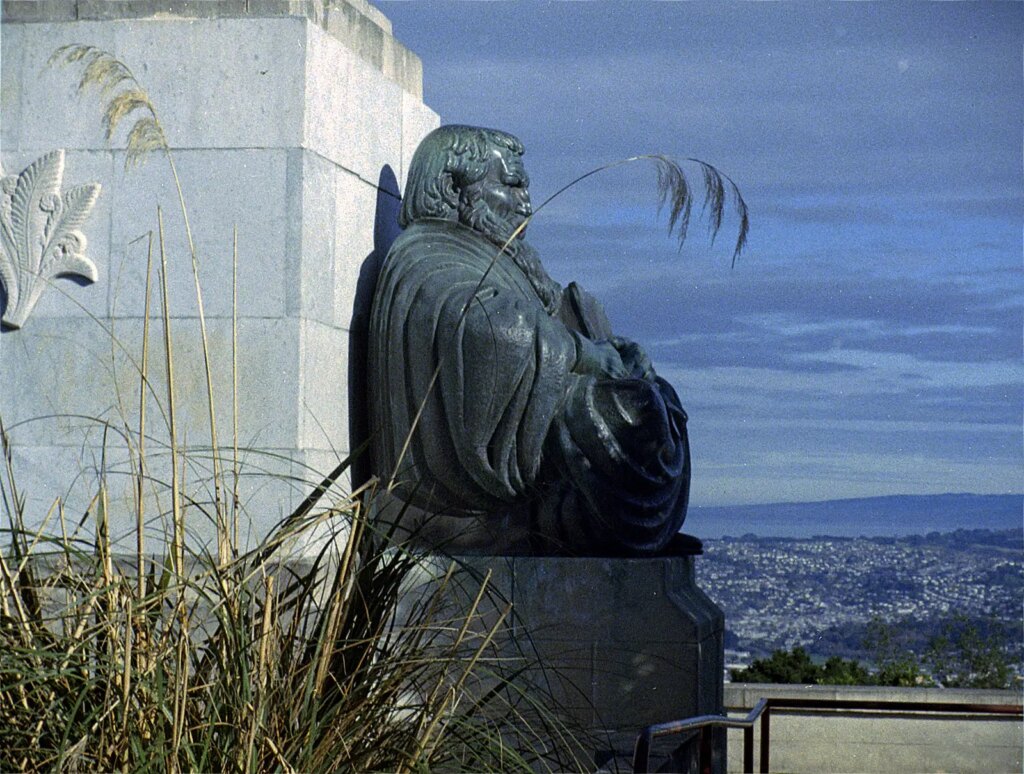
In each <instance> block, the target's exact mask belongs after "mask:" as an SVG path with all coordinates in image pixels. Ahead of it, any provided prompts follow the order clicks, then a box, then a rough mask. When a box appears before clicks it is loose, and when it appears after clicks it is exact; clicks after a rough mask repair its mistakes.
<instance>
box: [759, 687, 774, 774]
mask: <svg viewBox="0 0 1024 774" xmlns="http://www.w3.org/2000/svg"><path fill="white" fill-rule="evenodd" d="M771 716H772V705H771V704H768V705H767V706H766V707H765V708H764V714H763V715H761V774H768V760H769V756H770V755H771Z"/></svg>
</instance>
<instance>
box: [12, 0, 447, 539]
mask: <svg viewBox="0 0 1024 774" xmlns="http://www.w3.org/2000/svg"><path fill="white" fill-rule="evenodd" d="M72 43H75V44H89V45H93V46H97V47H99V48H102V49H105V50H107V51H109V52H111V53H112V54H114V55H115V56H116V57H118V58H119V59H120V60H122V61H123V62H124V63H125V64H127V65H128V66H129V67H130V68H131V69H132V71H133V72H134V74H135V75H136V77H137V78H138V80H139V82H140V83H141V85H142V86H143V87H144V88H145V89H146V90H147V91H148V93H149V96H150V98H151V100H152V103H153V104H154V105H155V107H156V110H157V111H158V115H159V118H160V120H161V122H162V123H163V125H164V127H165V131H166V135H167V138H168V142H169V144H170V146H171V148H172V153H173V158H174V161H175V164H176V165H177V170H178V173H179V175H180V179H181V186H182V189H183V192H184V197H185V200H186V204H187V208H188V213H189V218H190V221H191V226H192V231H193V234H194V237H195V243H196V247H197V251H198V255H199V261H200V278H201V282H202V287H203V301H204V307H205V313H206V317H207V326H208V332H209V341H210V347H211V351H212V353H213V362H214V364H215V369H214V370H215V375H214V382H215V386H216V404H215V405H216V409H217V416H218V420H217V421H218V425H219V427H218V430H219V433H220V442H221V444H222V445H226V446H230V444H231V416H232V400H231V341H232V325H231V314H232V293H231V287H232V228H233V226H237V229H238V315H239V323H238V372H239V379H238V384H239V444H240V445H241V446H242V447H243V449H245V450H246V451H243V454H242V457H243V461H244V463H245V468H244V473H245V475H243V478H242V499H243V503H244V505H245V506H246V510H247V516H248V519H247V521H246V523H245V524H244V525H243V532H245V533H251V534H252V536H253V537H257V538H258V537H260V536H262V535H263V534H264V533H265V532H266V531H267V529H268V528H269V527H270V525H272V524H274V523H276V522H277V521H278V520H279V519H280V518H281V517H282V516H284V515H286V514H287V513H289V512H290V511H291V510H292V508H293V507H294V506H295V505H296V504H297V503H298V502H300V501H301V499H302V497H304V495H305V494H306V492H307V491H308V488H309V485H310V482H313V481H319V480H320V477H321V476H322V474H324V473H326V472H327V471H329V470H331V469H332V468H333V467H334V465H335V464H336V463H337V460H338V459H339V458H340V457H342V456H344V455H346V454H347V453H348V451H349V448H350V436H351V433H352V430H353V428H352V424H351V423H350V421H349V417H350V404H356V408H358V403H359V395H358V390H359V386H360V383H359V377H360V373H359V370H358V368H357V366H358V362H357V361H358V358H359V357H361V352H360V351H359V339H358V332H359V321H360V315H361V314H363V313H365V308H364V307H365V304H366V303H368V293H369V291H370V290H372V283H371V282H370V280H371V279H372V276H373V266H374V261H375V260H379V257H380V252H381V250H382V249H385V250H386V247H387V245H388V244H389V240H390V239H392V238H393V237H394V235H395V234H396V233H397V223H396V222H395V215H396V213H397V208H398V202H399V193H400V192H399V183H398V181H401V180H404V177H405V169H406V166H407V164H408V162H409V160H410V158H411V155H412V153H413V151H414V150H415V148H416V145H417V144H418V143H419V140H420V139H421V138H422V137H423V135H424V134H426V133H427V132H428V131H429V130H431V129H432V128H434V127H435V126H437V124H438V117H437V115H436V114H435V113H433V112H432V111H431V110H430V109H429V108H427V107H426V106H425V105H424V104H423V103H422V100H421V94H422V88H421V66H420V62H419V59H418V58H417V57H416V56H415V55H414V54H412V53H411V52H409V51H408V50H407V49H405V48H404V47H402V46H401V44H400V43H398V42H397V41H395V40H394V38H392V37H391V34H390V23H389V22H388V21H387V19H386V18H384V17H383V15H382V14H380V12H379V11H377V10H376V9H375V8H373V7H372V6H369V5H368V4H367V3H365V2H363V0H344V1H342V0H332V2H330V3H323V2H270V1H267V2H261V1H257V0H248V1H247V2H234V0H219V1H218V2H209V1H204V2H166V1H165V2H151V1H148V0H124V1H123V2H87V1H86V0H67V2H60V1H57V0H49V1H47V2H42V1H39V2H36V1H35V0H13V1H11V0H5V2H4V3H3V24H2V25H0V77H2V91H0V161H2V164H3V170H4V174H5V175H14V174H17V173H18V172H19V171H21V170H22V169H23V168H25V167H26V165H28V164H30V163H31V162H32V161H34V160H35V159H37V158H39V157H40V156H42V155H43V154H45V153H47V152H50V151H53V150H56V149H64V150H65V152H66V154H65V156H66V163H65V171H64V182H63V187H64V189H68V188H71V187H74V186H77V185H81V184H84V183H90V182H98V183H100V184H101V185H102V192H101V194H100V197H99V199H98V201H97V203H96V205H95V207H94V209H93V211H92V213H91V215H90V216H89V217H88V218H87V220H86V221H85V223H84V224H83V225H82V226H81V231H82V232H83V234H84V235H85V236H86V238H87V239H88V246H87V249H86V251H85V253H86V255H87V256H88V257H90V258H91V259H92V260H93V261H94V262H95V263H96V265H97V267H98V272H99V280H98V281H97V282H95V283H94V284H91V285H87V286H79V285H77V284H75V283H73V282H70V281H68V280H57V281H55V282H54V283H53V285H52V287H49V288H48V289H47V290H46V291H45V292H44V294H43V296H42V298H41V300H40V301H39V303H38V304H37V306H36V307H35V309H34V311H33V312H32V314H31V316H30V317H29V318H28V320H27V321H26V323H25V325H24V326H23V327H22V328H21V329H20V330H4V331H2V332H0V417H2V419H3V421H4V423H5V425H6V426H7V428H8V430H9V434H10V436H11V438H12V440H13V442H14V444H15V450H14V462H15V466H16V470H17V473H18V480H19V483H20V486H21V489H22V491H23V492H24V493H25V494H26V496H27V499H28V505H29V512H30V520H35V521H36V522H38V521H39V520H41V519H42V517H43V514H45V512H46V510H47V508H48V507H49V506H50V504H51V503H52V502H53V500H54V498H55V497H57V496H63V497H66V498H69V499H67V503H68V508H69V512H70V513H74V514H75V515H76V516H78V515H80V513H81V511H83V510H84V508H85V504H86V503H87V499H88V497H90V496H91V494H93V493H94V492H95V482H94V479H95V475H94V472H95V469H96V468H98V467H99V465H100V457H101V454H102V452H101V441H102V438H103V427H102V426H101V425H100V424H99V423H97V422H96V420H97V419H101V420H104V421H106V422H109V423H110V424H111V425H112V426H113V427H115V428H121V427H124V426H127V427H129V428H134V427H136V426H137V421H138V407H137V404H138V397H137V396H138V389H139V388H138V382H139V380H138V374H137V364H138V362H139V358H140V353H141V338H142V336H141V333H142V323H143V310H144V303H145V299H144V296H145V294H144V288H145V276H146V260H147V241H148V240H147V238H146V237H145V235H146V234H148V233H150V232H153V231H155V229H156V227H157V207H161V208H162V210H163V217H164V224H165V231H166V249H167V256H168V262H169V267H168V284H169V291H170V296H171V300H170V308H171V316H172V317H173V321H172V326H171V327H172V331H173V342H174V346H175V353H174V354H175V358H176V359H175V369H176V382H177V384H178V392H177V394H178V407H177V408H178V417H177V421H178V436H179V439H182V438H183V439H185V440H186V441H187V442H188V444H189V446H193V447H202V446H207V447H208V446H209V444H210V440H209V429H208V425H209V423H208V420H207V408H206V397H205V394H206V389H205V377H204V376H203V368H202V362H201V358H200V347H199V341H200V338H199V326H198V321H197V310H198V306H197V301H196V295H195V290H194V283H193V277H192V265H191V259H190V256H189V250H188V247H187V241H186V238H185V230H184V223H183V219H182V215H181V211H180V208H179V206H178V197H177V193H176V190H175V186H174V180H173V177H172V175H171V174H170V170H169V166H168V164H167V162H166V160H165V159H164V158H162V156H161V155H160V154H152V155H151V157H150V158H149V160H148V161H147V162H146V163H145V164H144V165H143V166H141V167H137V168H133V169H129V170H126V169H125V167H124V161H125V150H124V149H125V147H126V134H127V131H128V129H129V128H130V127H131V125H132V123H133V121H134V119H135V118H136V117H137V115H141V114H137V115H133V116H129V118H128V119H126V120H125V125H124V127H122V128H121V129H120V130H119V131H118V132H117V134H115V136H114V138H113V139H112V140H111V141H110V142H109V143H108V142H107V141H106V139H105V138H104V136H103V126H102V121H101V118H102V113H103V103H102V100H101V98H100V97H99V96H98V95H96V94H95V93H91V94H86V95H85V96H81V95H79V94H78V93H77V91H76V86H77V82H78V78H79V76H80V74H81V69H80V68H73V67H67V68H62V67H49V66H47V59H48V58H49V57H50V55H51V54H52V53H53V52H54V51H55V50H56V49H57V48H58V47H60V46H63V45H66V44H72ZM140 238H141V239H140ZM153 301H154V306H153V311H152V312H151V314H153V315H154V325H155V327H154V330H153V333H154V335H156V334H158V333H159V327H158V326H157V325H156V318H157V316H158V314H159V305H158V296H157V295H156V294H154V299H153ZM111 330H112V331H113V334H114V337H115V338H116V339H117V341H118V343H117V344H112V337H111V335H110V332H111ZM350 360H352V361H353V362H350ZM149 368H150V375H151V379H152V380H153V383H154V391H155V393H156V396H159V399H158V398H157V397H156V396H151V397H150V400H149V408H148V414H149V429H150V432H152V433H153V435H154V438H153V440H152V441H151V443H150V444H149V446H150V450H151V453H152V462H153V464H154V466H157V465H159V464H162V465H163V466H164V469H163V470H160V471H157V470H154V471H153V475H154V476H157V477H160V478H162V479H163V480H167V478H168V471H167V470H166V459H167V456H168V455H167V453H166V450H164V451H161V450H160V444H161V443H165V442H166V438H167V433H166V430H165V429H164V426H165V424H166V423H165V417H164V416H162V414H161V411H163V412H166V408H167V407H166V397H165V396H164V394H163V393H164V391H165V389H164V387H163V386H162V378H163V371H164V369H163V365H162V356H157V354H152V357H151V359H150V365H149ZM158 403H159V404H161V405H162V406H163V409H161V408H160V406H158ZM57 415H59V416H57ZM44 416H48V417H50V418H49V419H46V420H44V421H30V420H33V418H36V417H44ZM107 440H108V449H107V451H106V467H107V468H108V469H113V470H114V471H120V472H124V471H125V470H126V468H127V462H128V458H127V450H126V448H125V445H124V444H123V443H119V442H117V437H116V434H111V433H108V438H107ZM203 457H206V458H207V459H202V458H203ZM208 458H209V452H208V451H207V452H206V453H205V454H202V453H201V454H199V455H197V457H196V458H195V460H194V462H193V463H192V464H191V465H190V466H189V467H188V469H187V471H186V477H187V479H188V480H189V481H190V482H191V484H190V491H194V492H195V497H197V498H198V499H200V500H202V499H204V498H207V499H208V497H209V493H208V490H209V487H208V485H204V484H203V480H204V479H208V478H209V468H210V463H209V459H208ZM118 480H120V481H121V483H122V486H121V487H120V490H119V489H118ZM124 483H125V479H124V477H121V478H120V479H118V478H117V477H116V476H111V477H110V486H111V489H112V494H113V495H114V498H115V501H118V500H120V501H121V502H123V504H124V505H125V507H126V509H130V495H129V492H128V490H127V489H126V487H124V486H123V484H124ZM73 484H74V485H75V486H72V485H73ZM69 488H70V491H69ZM167 504H168V499H167V497H166V496H164V497H163V498H162V499H161V500H160V501H159V502H155V503H154V506H153V508H152V509H150V510H149V512H150V513H157V512H159V511H160V510H163V511H166V509H167ZM117 512H118V511H117V509H116V508H115V513H117ZM125 512H127V510H125ZM203 522H204V520H203V519H202V517H201V516H199V517H198V518H197V519H196V520H195V521H194V522H193V525H194V528H195V529H196V531H197V533H198V537H199V538H200V539H205V538H206V537H208V536H209V534H210V530H209V528H208V525H207V524H204V523H203ZM129 529H130V523H126V522H122V523H115V525H114V533H115V534H117V533H125V532H127V531H128V530H129Z"/></svg>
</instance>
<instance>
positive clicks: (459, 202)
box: [399, 124, 532, 244]
mask: <svg viewBox="0 0 1024 774" xmlns="http://www.w3.org/2000/svg"><path fill="white" fill-rule="evenodd" d="M522 155H523V144H522V143H521V142H520V141H519V140H518V139H516V138H515V137H513V136H512V135H510V134H506V133H505V132H499V131H497V130H495V129H483V128H479V127H473V126H460V125H457V124H453V125H449V126H442V127H440V128H438V129H435V130H434V131H433V132H431V133H430V134H428V135H427V136H426V137H425V138H424V140H423V141H422V142H421V143H420V145H419V147H418V148H417V149H416V153H415V154H414V155H413V158H412V164H411V165H410V168H409V177H408V180H407V181H406V190H405V198H404V200H403V202H402V212H401V214H400V216H399V223H400V224H401V225H402V227H403V228H404V227H406V226H408V225H409V224H410V223H413V222H414V221H416V220H419V219H421V218H441V219H445V220H453V219H458V220H459V221H460V222H461V223H462V224H463V225H465V226H468V227H469V228H472V229H474V230H476V231H479V232H480V233H482V234H483V235H484V236H486V237H487V238H488V239H490V240H491V241H494V242H496V243H498V244H502V243H504V242H505V241H506V240H507V239H508V237H509V236H511V235H512V233H513V232H514V231H515V229H516V228H517V227H518V226H519V225H520V224H521V223H522V222H523V220H524V219H525V218H526V217H528V216H529V215H530V213H531V212H532V210H531V208H530V194H529V190H528V186H529V178H528V177H527V176H526V171H525V170H524V168H523V162H522Z"/></svg>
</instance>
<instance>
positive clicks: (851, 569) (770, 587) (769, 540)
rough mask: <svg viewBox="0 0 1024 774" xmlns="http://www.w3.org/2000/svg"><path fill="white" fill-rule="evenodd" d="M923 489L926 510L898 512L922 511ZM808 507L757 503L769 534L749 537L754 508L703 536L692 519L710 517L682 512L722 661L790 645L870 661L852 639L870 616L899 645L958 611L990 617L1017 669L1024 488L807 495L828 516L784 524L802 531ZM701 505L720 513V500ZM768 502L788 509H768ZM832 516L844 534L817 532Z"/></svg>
mask: <svg viewBox="0 0 1024 774" xmlns="http://www.w3.org/2000/svg"><path fill="white" fill-rule="evenodd" d="M975 498H976V499H975ZM928 499H931V500H932V501H933V502H932V505H933V506H934V509H933V510H931V511H928V512H927V515H926V518H923V519H922V518H918V519H917V520H916V522H915V520H914V519H912V518H908V517H907V514H908V513H911V514H914V513H916V514H918V515H920V513H921V512H922V511H925V509H926V506H927V503H926V502H925V501H926V500H928ZM956 499H960V500H961V503H962V504H963V505H964V506H965V508H964V509H963V511H961V513H960V518H959V519H958V518H957V517H956V513H955V512H954V511H953V510H952V509H951V508H950V506H951V505H952V504H953V503H954V502H955V500H956ZM872 501H873V502H872ZM985 501H987V502H985ZM814 505H816V504H813V503H801V504H787V505H786V506H782V507H781V508H780V507H779V506H775V507H774V513H773V506H761V508H762V510H761V512H760V517H761V519H762V522H763V523H765V524H767V525H768V526H769V529H767V530H765V531H768V532H770V533H774V536H772V535H769V536H764V535H759V534H758V533H757V532H755V531H754V529H756V525H752V524H750V523H749V522H748V521H747V520H746V517H747V515H748V513H753V512H756V510H757V509H756V507H755V506H743V508H742V511H744V513H742V518H739V519H737V520H736V523H735V525H734V526H736V527H739V528H738V529H736V530H735V536H725V537H715V538H711V539H708V538H706V537H705V534H706V533H705V532H704V531H703V530H701V529H698V525H700V524H702V523H703V522H704V521H713V520H712V519H705V520H702V519H701V515H702V514H701V510H702V509H695V512H696V518H693V517H692V516H691V517H688V519H687V523H686V531H688V532H693V533H696V534H698V535H700V536H701V537H702V538H703V539H704V550H705V555H704V556H703V557H701V558H700V559H699V560H698V562H697V577H698V582H699V584H700V586H701V588H702V589H703V590H704V591H705V592H706V593H707V594H708V595H709V596H710V597H711V598H712V599H713V600H714V601H715V602H716V603H717V604H718V605H719V606H720V607H721V608H722V609H723V610H724V612H725V619H726V649H727V652H726V660H727V662H729V665H730V666H734V667H735V666H746V665H748V664H749V663H750V661H751V660H753V659H754V658H758V657H761V656H764V655H767V654H769V653H771V652H772V651H774V650H777V649H790V648H792V647H794V646H797V645H799V646H802V647H804V648H805V649H806V650H807V651H808V652H809V653H810V654H811V655H812V656H813V657H817V658H821V659H823V658H826V657H828V656H833V655H839V656H843V657H848V658H850V657H852V658H860V659H865V658H867V659H870V655H871V654H870V652H869V650H867V649H866V648H865V644H864V640H865V635H866V630H867V624H868V623H869V622H870V621H871V620H872V619H873V618H878V619H879V620H881V621H883V622H884V623H886V624H887V625H890V626H891V627H892V628H893V631H895V632H901V633H902V634H903V635H904V636H903V639H904V640H905V641H906V644H907V647H908V648H909V649H910V650H912V651H913V650H918V649H923V647H924V643H925V642H926V641H927V635H929V634H932V633H938V632H939V631H940V630H941V626H942V624H943V623H944V622H946V621H949V620H950V619H952V618H954V617H956V616H965V617H966V618H967V619H970V620H972V621H979V622H985V621H995V622H998V623H999V624H1001V625H1002V626H1003V627H1004V628H1005V629H1006V630H1007V631H1008V632H1009V635H1010V650H1011V652H1010V654H1009V655H1010V657H1011V659H1012V660H1013V661H1014V663H1016V664H1017V669H1018V674H1020V673H1021V671H1022V670H1024V664H1022V663H1021V661H1022V659H1024V653H1022V650H1024V642H1022V640H1024V633H1022V626H1024V624H1022V610H1024V528H1022V523H1021V513H1022V511H1021V508H1022V505H1024V498H1022V497H1021V496H1019V495H1013V496H998V497H995V498H993V497H985V498H982V497H979V496H972V495H959V496H948V495H943V496H938V497H935V498H872V500H857V501H831V502H829V503H823V504H818V505H819V506H821V507H822V508H821V513H819V515H822V514H825V515H827V516H828V517H829V518H827V519H824V521H826V522H827V523H825V524H822V529H820V530H817V531H807V532H806V533H805V534H804V535H802V536H801V535H794V534H792V533H793V532H798V531H800V530H805V529H806V526H807V525H806V519H807V517H809V516H810V515H811V512H812V510H813V506H814ZM871 505H874V506H875V508H874V509H873V510H872V509H871V507H870V506H871ZM897 505H898V506H902V507H901V508H899V509H898V510H897V511H896V512H894V508H893V506H897ZM979 505H982V506H983V505H988V506H990V510H989V511H987V512H985V515H984V517H979V516H978V515H977V513H976V509H977V507H978V506H979ZM887 506H888V507H887ZM703 510H705V511H710V510H713V511H717V512H718V513H716V514H715V516H721V515H724V514H722V513H721V512H723V511H726V510H727V509H703ZM780 510H781V511H782V512H783V513H787V512H788V513H789V514H790V515H794V514H795V515H796V516H797V517H798V518H796V519H792V518H791V519H786V518H785V517H784V516H782V517H780V516H779V512H780ZM864 513H868V514H869V517H868V518H863V514H864ZM855 516H857V517H861V518H853V517H855ZM837 517H838V518H837ZM965 517H966V518H965ZM691 518H692V519H693V521H692V523H691ZM794 522H795V523H794ZM836 525H838V526H841V527H842V530H841V531H842V532H843V533H845V535H846V536H844V535H838V536H828V535H827V534H825V533H826V531H827V529H828V528H829V527H835V526H836ZM710 526H714V527H715V529H716V530H719V529H721V525H719V524H713V525H710ZM880 526H881V527H882V529H879V527H880ZM928 527H940V529H929V528H928ZM941 527H945V529H941ZM837 531H838V530H837ZM872 532H875V533H876V534H874V535H872V534H871V533H872ZM878 532H882V535H878V534H877V533H878ZM894 532H895V533H896V534H895V535H894V534H893V533H894ZM787 533H788V534H787ZM851 533H852V534H853V535H858V536H857V537H851V536H849V535H850V534H851ZM720 534H721V533H720ZM724 534H726V535H728V531H726V532H725V533H724Z"/></svg>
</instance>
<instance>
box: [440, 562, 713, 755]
mask: <svg viewBox="0 0 1024 774" xmlns="http://www.w3.org/2000/svg"><path fill="white" fill-rule="evenodd" d="M459 561H460V562H461V563H462V564H464V565H465V566H467V567H468V568H471V569H472V570H473V571H474V572H478V573H480V574H481V575H483V574H485V573H486V572H487V570H490V571H491V572H492V576H491V584H492V588H493V589H495V590H496V591H497V592H499V593H500V595H501V596H503V597H505V598H506V599H508V600H510V601H511V602H512V604H513V611H514V612H513V615H514V623H513V625H512V626H511V627H509V628H508V629H507V630H506V631H505V632H504V633H503V634H502V636H503V637H505V638H507V639H508V642H505V643H502V644H501V649H502V650H504V651H506V652H515V653H519V654H522V655H525V656H527V657H528V658H529V657H530V656H531V655H532V656H535V666H534V667H532V672H530V673H529V677H530V678H531V679H532V680H533V681H534V682H535V684H537V685H545V686H548V687H550V690H551V693H552V694H553V700H554V702H557V703H558V704H559V705H560V706H561V707H562V708H563V709H564V710H566V711H567V714H568V716H569V717H570V718H571V720H572V721H574V723H575V724H576V725H577V726H578V727H580V728H582V729H584V730H586V731H587V732H589V733H591V734H593V735H594V736H593V739H594V740H595V741H593V742H592V744H593V749H592V751H591V752H592V753H593V755H594V761H595V763H596V764H597V765H598V766H605V767H607V768H610V769H613V768H614V767H615V766H616V765H619V766H621V765H622V764H623V763H625V762H627V761H628V759H629V756H630V755H631V754H632V746H633V741H634V740H635V738H636V735H637V733H638V732H639V731H640V729H641V728H643V727H645V726H648V725H652V724H655V723H663V722H667V721H670V720H679V719H682V718H687V717H692V716H694V715H705V714H720V713H722V712H723V679H722V678H723V669H724V656H723V632H724V618H723V615H722V611H721V610H720V609H719V608H718V606H717V605H715V603H714V602H712V601H711V600H710V599H709V598H708V597H707V595H706V594H704V592H703V591H701V590H700V589H699V588H697V586H696V583H695V581H694V562H695V561H700V557H699V556H673V557H659V558H652V559H611V558H561V557H528V556H515V557H484V556H469V557H460V558H459ZM681 741H683V740H682V739H680V738H675V739H673V740H671V741H670V743H669V745H668V746H672V747H674V746H676V745H678V744H679V743H680V742H681ZM694 747H695V745H694ZM714 747H715V750H714V754H713V757H714V759H715V762H716V770H721V771H724V768H725V739H724V734H721V733H718V734H716V743H715V745H714ZM610 756H611V757H610ZM652 764H653V765H654V766H655V767H657V765H658V764H657V763H656V760H652ZM695 764H696V761H695V760H694V761H693V765H694V770H695ZM688 768H690V766H685V767H684V770H685V769H688Z"/></svg>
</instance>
